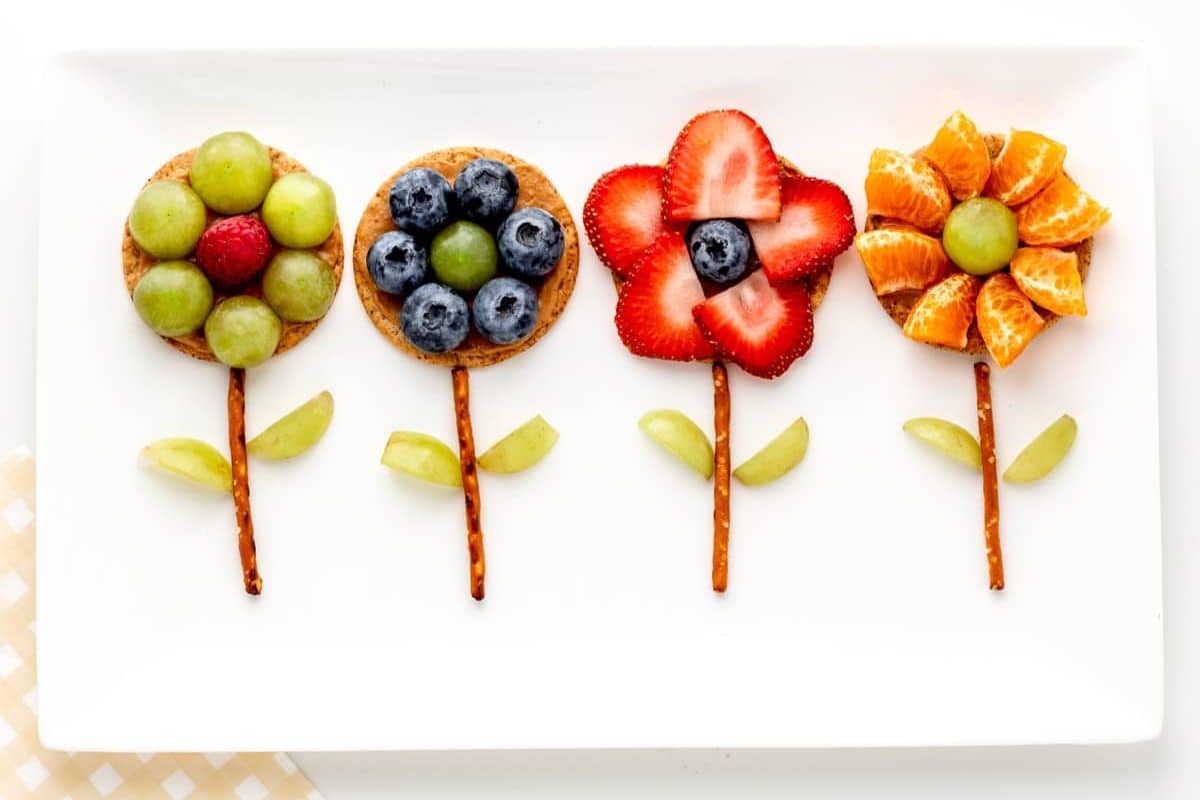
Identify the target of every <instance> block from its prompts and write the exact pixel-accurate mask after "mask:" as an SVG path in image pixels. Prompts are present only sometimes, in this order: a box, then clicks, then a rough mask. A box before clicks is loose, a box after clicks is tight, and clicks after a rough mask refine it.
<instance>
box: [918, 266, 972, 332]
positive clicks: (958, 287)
mask: <svg viewBox="0 0 1200 800" xmlns="http://www.w3.org/2000/svg"><path fill="white" fill-rule="evenodd" d="M978 294H979V280H978V279H976V278H975V277H973V276H971V275H968V274H967V273H965V272H956V273H954V274H953V275H951V276H950V277H949V278H946V279H945V280H944V281H942V282H941V283H938V284H936V285H935V286H934V287H933V288H931V289H929V290H927V291H926V292H925V294H923V295H921V299H920V300H918V301H917V304H916V305H915V306H913V308H912V311H910V312H908V319H907V320H905V321H904V335H905V336H907V337H908V338H910V339H915V340H916V341H918V342H925V343H926V344H940V345H942V346H943V347H953V348H954V349H956V350H962V349H963V348H964V347H966V346H967V329H968V328H970V327H971V321H972V320H974V319H975V298H976V296H977V295H978Z"/></svg>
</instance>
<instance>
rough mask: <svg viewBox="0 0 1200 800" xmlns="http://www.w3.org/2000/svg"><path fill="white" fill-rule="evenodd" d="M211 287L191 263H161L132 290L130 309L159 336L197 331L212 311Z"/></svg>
mask: <svg viewBox="0 0 1200 800" xmlns="http://www.w3.org/2000/svg"><path fill="white" fill-rule="evenodd" d="M212 304H213V290H212V284H211V283H209V282H208V276H206V275H205V274H204V273H203V272H202V271H201V270H200V268H199V267H197V266H196V265H195V264H193V263H192V262H190V261H163V262H161V263H159V264H156V265H154V266H153V267H151V268H150V269H148V270H147V271H146V274H145V275H143V276H142V277H141V278H140V279H139V280H138V284H137V288H135V289H134V290H133V307H134V308H135V309H137V313H138V316H140V317H141V318H142V321H143V322H145V323H146V324H147V325H149V326H150V327H151V329H153V330H154V332H155V333H157V334H158V335H159V336H187V335H188V334H189V333H195V332H196V331H198V330H200V326H201V325H203V324H204V320H205V318H206V317H208V312H209V311H211V310H212Z"/></svg>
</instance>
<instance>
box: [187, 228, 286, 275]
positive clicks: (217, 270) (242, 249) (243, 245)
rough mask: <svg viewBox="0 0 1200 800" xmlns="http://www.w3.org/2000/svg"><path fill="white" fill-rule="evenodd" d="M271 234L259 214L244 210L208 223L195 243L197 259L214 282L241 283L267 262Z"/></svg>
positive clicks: (269, 253) (260, 269)
mask: <svg viewBox="0 0 1200 800" xmlns="http://www.w3.org/2000/svg"><path fill="white" fill-rule="evenodd" d="M270 257H271V235H270V234H269V233H267V226H265V225H263V224H262V221H261V220H259V219H258V217H251V216H249V215H245V214H243V215H242V216H237V217H227V218H225V219H222V220H218V221H217V222H214V223H213V224H212V225H210V226H208V229H207V230H205V231H204V233H203V234H201V236H200V241H199V242H198V243H197V244H196V263H197V264H198V265H199V266H200V269H202V270H204V271H205V273H207V274H208V277H209V278H211V279H212V281H213V283H215V284H217V285H218V286H222V287H224V288H227V289H228V288H232V287H234V286H240V285H242V284H244V283H246V282H247V281H249V280H250V279H251V278H253V277H254V276H255V275H257V274H258V273H259V272H261V271H262V269H263V267H265V266H266V265H267V259H269V258H270Z"/></svg>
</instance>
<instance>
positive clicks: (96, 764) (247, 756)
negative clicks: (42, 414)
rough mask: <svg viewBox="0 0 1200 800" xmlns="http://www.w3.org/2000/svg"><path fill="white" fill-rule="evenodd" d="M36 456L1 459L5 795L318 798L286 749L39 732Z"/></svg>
mask: <svg viewBox="0 0 1200 800" xmlns="http://www.w3.org/2000/svg"><path fill="white" fill-rule="evenodd" d="M35 515H36V509H35V508H34V469H33V458H32V456H31V455H30V454H29V453H28V452H27V451H23V450H22V451H17V452H15V453H13V454H10V455H8V456H6V457H4V458H0V800H17V798H39V799H40V798H46V800H50V799H51V798H53V800H92V799H93V798H111V800H124V799H125V798H129V799H130V800H133V799H134V798H164V799H165V798H170V800H183V798H224V797H229V798H239V800H293V799H294V798H309V799H310V800H315V799H317V798H320V794H319V793H318V792H317V791H316V790H315V789H314V788H313V787H312V784H310V783H309V782H308V779H307V778H305V777H304V774H303V773H301V772H300V770H299V769H297V768H296V765H295V764H294V763H293V762H292V760H291V759H290V758H288V756H287V755H285V754H283V753H275V754H270V753H62V752H56V751H53V750H46V749H44V748H43V747H42V746H41V744H40V743H39V742H38V736H37V671H36V669H35V664H34V632H35V631H34V618H33V613H34V600H33V595H34V592H33V587H34V583H33V574H34V564H33V555H34V547H33V542H34V529H35V528H36V517H35Z"/></svg>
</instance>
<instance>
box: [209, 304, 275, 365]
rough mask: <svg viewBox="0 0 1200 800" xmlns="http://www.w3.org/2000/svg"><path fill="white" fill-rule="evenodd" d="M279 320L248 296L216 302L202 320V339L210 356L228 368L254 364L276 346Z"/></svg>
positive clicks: (264, 358) (260, 361) (261, 361)
mask: <svg viewBox="0 0 1200 800" xmlns="http://www.w3.org/2000/svg"><path fill="white" fill-rule="evenodd" d="M282 333H283V323H282V322H280V321H279V317H277V316H275V312H274V311H272V310H271V307H270V306H268V305H267V304H266V303H264V302H263V301H262V300H259V299H258V298H257V297H250V296H249V295H238V296H236V297H230V298H228V299H225V300H222V301H221V302H220V303H217V307H216V308H214V309H213V310H212V313H211V314H209V315H208V321H206V322H205V323H204V338H205V339H207V340H208V346H209V347H210V348H211V349H212V351H213V355H215V356H216V357H217V360H218V361H220V362H221V363H222V364H225V365H227V366H230V367H256V366H258V365H259V364H261V363H263V362H264V361H266V360H267V359H268V358H270V357H271V356H272V354H274V352H275V348H276V347H278V346H279V337H280V336H281V335H282Z"/></svg>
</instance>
